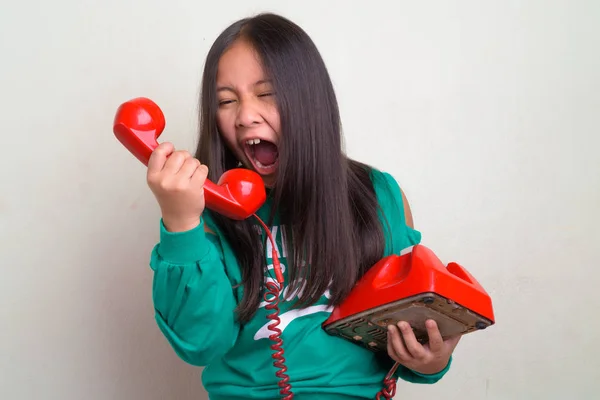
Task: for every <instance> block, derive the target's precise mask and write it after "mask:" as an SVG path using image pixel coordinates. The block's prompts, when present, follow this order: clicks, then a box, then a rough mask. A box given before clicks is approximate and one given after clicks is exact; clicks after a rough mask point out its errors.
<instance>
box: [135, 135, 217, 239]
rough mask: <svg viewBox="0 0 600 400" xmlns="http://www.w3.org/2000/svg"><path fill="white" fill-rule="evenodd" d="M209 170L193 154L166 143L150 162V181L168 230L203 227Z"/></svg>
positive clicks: (156, 151)
mask: <svg viewBox="0 0 600 400" xmlns="http://www.w3.org/2000/svg"><path fill="white" fill-rule="evenodd" d="M207 176H208V167H207V166H206V165H203V164H202V163H201V162H200V161H199V160H198V159H196V158H194V157H192V155H191V154H190V153H188V152H187V151H183V150H178V151H175V147H174V146H173V145H172V144H171V143H168V142H163V143H161V144H160V145H158V147H157V148H156V149H155V150H154V151H153V152H152V155H151V156H150V160H149V161H148V172H147V177H146V179H147V181H148V186H149V187H150V190H152V193H154V196H155V197H156V200H157V201H158V204H159V206H160V209H161V212H162V219H163V224H164V225H165V228H167V230H168V231H170V232H184V231H188V230H190V229H193V228H195V227H196V226H198V224H199V223H200V216H201V215H202V212H203V211H204V206H205V202H204V181H205V180H206V177H207Z"/></svg>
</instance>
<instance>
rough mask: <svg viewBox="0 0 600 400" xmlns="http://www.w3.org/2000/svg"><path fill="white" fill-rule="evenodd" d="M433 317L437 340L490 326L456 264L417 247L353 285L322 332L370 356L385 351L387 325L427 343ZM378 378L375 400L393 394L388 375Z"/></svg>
mask: <svg viewBox="0 0 600 400" xmlns="http://www.w3.org/2000/svg"><path fill="white" fill-rule="evenodd" d="M428 319H433V320H434V321H436V323H437V325H438V329H439V330H440V333H441V334H442V337H443V338H444V340H445V339H447V338H448V337H451V336H455V335H464V334H467V333H471V332H474V331H476V330H481V329H485V328H487V327H488V326H490V325H493V324H494V323H495V319H494V310H493V308H492V301H491V298H490V296H489V295H488V294H487V293H486V291H485V290H484V289H483V287H481V285H480V284H479V283H478V282H477V280H475V278H474V277H473V276H472V275H471V274H470V273H469V272H467V270H466V269H464V268H463V267H461V266H460V265H459V264H457V263H455V262H452V263H449V264H448V265H447V266H444V264H443V263H442V262H441V261H440V260H439V259H438V258H437V257H436V256H435V254H434V253H433V252H432V251H431V250H430V249H428V248H427V247H425V246H423V245H416V246H413V248H412V250H411V251H410V252H409V253H407V254H403V255H390V256H388V257H385V258H383V259H382V260H380V261H379V262H378V263H377V264H375V265H374V266H373V267H372V268H371V269H369V270H368V271H367V273H366V274H365V275H364V276H363V277H362V278H361V279H360V280H359V281H358V283H357V284H356V285H355V286H354V288H353V289H352V291H351V292H350V294H349V295H348V296H347V297H346V298H345V299H344V301H343V302H342V303H341V304H340V305H339V306H337V307H335V308H334V310H333V312H332V313H331V315H330V316H329V318H328V319H327V320H326V321H325V322H324V323H323V329H325V331H326V332H328V333H329V334H331V335H333V336H339V337H341V338H343V339H346V340H349V341H351V342H353V343H356V344H358V345H360V346H363V347H365V348H367V349H369V350H371V351H373V352H375V353H378V352H387V326H388V325H395V324H397V323H398V322H399V321H406V322H408V323H409V324H410V326H411V327H412V328H413V331H414V333H415V336H416V338H417V340H418V341H419V342H420V343H422V344H425V343H426V342H427V341H428V335H427V328H425V321H427V320H428ZM398 365H399V364H398V363H396V364H395V365H394V366H393V367H392V369H391V370H390V372H389V373H388V374H387V376H386V377H385V379H384V389H383V390H382V391H381V392H379V393H378V395H377V399H380V396H382V395H383V396H384V397H385V398H386V399H390V398H392V397H393V396H394V393H395V380H394V379H393V378H392V375H393V374H394V372H395V371H396V369H397V367H398Z"/></svg>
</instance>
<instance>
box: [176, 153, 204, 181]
mask: <svg viewBox="0 0 600 400" xmlns="http://www.w3.org/2000/svg"><path fill="white" fill-rule="evenodd" d="M199 166H200V161H199V160H198V159H197V158H194V157H189V158H188V159H186V160H185V162H184V163H183V165H182V166H181V169H180V170H179V174H180V175H181V176H182V177H186V178H191V177H192V176H193V175H194V172H196V170H197V169H198V167H199Z"/></svg>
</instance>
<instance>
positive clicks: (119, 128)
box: [113, 97, 267, 220]
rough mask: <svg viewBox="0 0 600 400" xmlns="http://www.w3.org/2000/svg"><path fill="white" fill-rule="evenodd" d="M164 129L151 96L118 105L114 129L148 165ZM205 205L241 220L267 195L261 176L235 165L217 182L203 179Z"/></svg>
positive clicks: (118, 137) (163, 118) (160, 113)
mask: <svg viewBox="0 0 600 400" xmlns="http://www.w3.org/2000/svg"><path fill="white" fill-rule="evenodd" d="M164 129H165V117H164V115H163V112H162V111H161V109H160V108H159V107H158V105H156V103H154V102H153V101H152V100H150V99H147V98H145V97H138V98H135V99H132V100H129V101H127V102H125V103H123V104H121V106H120V107H119V108H118V109H117V113H116V115H115V119H114V124H113V132H114V134H115V136H116V138H117V139H118V140H119V142H121V143H122V144H123V145H124V146H125V147H126V148H127V149H128V150H129V151H130V152H131V153H132V154H133V155H134V156H135V157H136V158H137V159H138V160H140V161H141V162H142V163H143V164H144V165H148V161H149V159H150V155H151V154H152V152H153V151H154V149H155V148H156V147H157V146H158V142H157V139H158V137H159V136H160V134H161V133H162V131H163V130H164ZM204 198H205V201H206V207H207V208H208V209H210V210H213V211H215V212H217V213H219V214H222V215H224V216H226V217H228V218H231V219H236V220H243V219H246V218H248V217H250V216H252V215H253V214H254V213H255V212H256V211H257V210H258V209H259V208H260V207H261V206H262V205H263V203H264V202H265V200H266V198H267V196H266V191H265V186H264V183H263V180H262V178H261V176H260V175H259V174H257V173H256V172H254V171H251V170H247V169H243V168H236V169H231V170H229V171H226V172H225V173H224V174H223V175H221V177H220V179H219V181H218V182H217V184H214V183H213V182H211V181H210V180H208V179H207V180H206V181H205V182H204Z"/></svg>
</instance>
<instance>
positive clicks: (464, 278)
mask: <svg viewBox="0 0 600 400" xmlns="http://www.w3.org/2000/svg"><path fill="white" fill-rule="evenodd" d="M164 128H165V118H164V115H163V113H162V111H161V109H160V108H159V107H158V105H156V104H155V103H154V102H153V101H152V100H150V99H148V98H144V97H138V98H135V99H132V100H129V101H127V102H125V103H123V104H121V106H119V107H118V109H117V112H116V115H115V118H114V123H113V133H114V135H115V137H116V138H117V139H118V141H119V142H120V143H121V144H122V145H123V146H125V148H127V149H128V150H129V151H130V152H131V153H132V154H133V155H134V156H135V157H136V158H137V159H138V160H139V161H141V162H142V163H143V164H144V165H146V166H147V165H148V162H149V159H150V156H151V154H152V152H153V151H154V149H155V148H156V147H157V146H158V142H157V139H158V137H159V136H160V135H161V133H162V131H163V130H164ZM204 194H205V201H206V207H207V208H208V209H210V210H212V211H214V212H216V213H219V214H222V215H224V216H226V217H228V218H231V219H235V220H243V219H246V218H250V217H255V218H256V219H257V220H258V221H259V223H260V224H261V225H262V227H263V229H264V230H265V232H266V234H267V237H268V239H269V240H270V241H271V243H272V244H273V246H272V248H273V253H272V257H273V261H274V262H273V265H274V267H275V268H274V269H275V274H276V278H277V282H278V284H276V283H274V282H272V281H269V282H268V283H267V293H266V294H265V295H264V299H265V300H266V301H267V302H268V303H269V304H268V305H267V306H266V308H267V309H268V310H272V311H273V312H272V313H271V314H269V315H268V318H269V319H270V320H272V321H273V323H272V324H270V325H269V329H270V330H272V331H273V332H274V334H273V335H271V336H270V338H271V340H273V342H274V344H273V345H272V346H271V349H272V350H273V351H274V354H273V356H272V357H273V359H274V360H275V361H274V362H273V365H274V366H275V367H276V368H277V369H278V371H277V373H276V374H275V375H276V376H277V377H278V378H279V379H280V382H279V387H280V394H281V396H282V398H283V399H284V400H291V399H293V393H292V392H291V385H290V384H289V376H288V375H287V374H286V371H287V368H286V367H285V364H284V363H285V359H284V357H283V353H284V351H283V340H282V339H281V337H280V335H281V330H280V329H278V328H277V326H278V324H279V317H278V314H279V308H278V303H279V297H280V288H281V287H282V285H283V275H282V273H281V267H280V265H279V260H278V258H277V251H276V248H277V247H276V246H275V244H274V240H273V237H272V235H271V232H270V231H269V229H268V227H267V226H266V224H265V223H264V222H263V221H262V220H261V219H260V218H259V217H258V216H257V215H256V211H257V210H258V209H259V208H260V207H261V206H262V204H263V203H264V202H265V200H266V191H265V187H264V183H263V181H262V178H261V177H260V175H259V174H258V173H256V172H254V171H251V170H247V169H244V168H234V169H231V170H228V171H226V172H225V173H224V174H223V175H222V176H221V177H220V178H219V180H218V182H217V183H216V184H215V183H213V182H211V181H210V180H208V179H207V180H206V181H205V183H204ZM428 319H433V320H435V321H436V322H437V324H438V328H439V329H440V332H441V334H442V336H443V337H444V338H447V337H450V336H454V335H464V334H467V333H471V332H474V331H477V330H481V329H485V328H487V327H489V326H491V325H493V324H494V323H495V317H494V311H493V307H492V301H491V298H490V296H489V295H488V294H487V293H486V291H485V290H484V289H483V287H482V286H481V285H480V284H479V283H478V282H477V281H476V280H475V278H474V277H473V276H472V275H471V274H470V273H469V272H468V271H467V270H466V269H464V268H463V267H462V266H460V265H459V264H457V263H454V262H452V263H449V264H448V265H444V264H443V263H442V262H441V261H440V260H439V259H438V258H437V257H436V256H435V254H434V253H433V252H432V251H431V250H430V249H428V248H427V247H425V246H423V245H420V244H419V245H416V246H414V247H413V248H412V249H411V250H410V251H409V252H408V253H406V254H403V255H391V256H388V257H385V258H383V259H382V260H380V261H379V262H378V263H376V264H375V265H374V266H373V267H372V268H371V269H369V271H367V273H366V274H365V275H364V276H363V277H362V278H361V279H360V280H359V281H358V282H357V283H356V285H355V287H354V288H353V289H352V291H351V292H350V294H349V295H348V296H347V297H346V299H344V301H343V302H342V303H341V304H339V305H338V306H337V307H335V308H334V310H333V312H332V314H331V315H330V317H329V318H328V319H327V320H326V321H325V322H324V323H323V325H322V328H323V329H324V330H325V331H326V332H327V333H328V334H330V335H334V336H338V337H340V338H342V339H343V340H349V341H351V342H353V343H356V344H357V345H359V346H362V347H364V348H366V349H369V350H370V351H373V352H387V330H386V327H387V326H388V325H390V324H396V323H397V322H399V321H407V322H409V323H410V324H411V326H412V327H413V330H414V331H415V334H416V337H417V339H418V340H419V341H420V342H421V343H425V342H426V341H427V332H426V329H425V321H426V320H428ZM398 365H399V364H398V363H396V364H395V365H394V366H393V367H392V369H391V370H390V371H389V373H388V374H387V376H386V377H385V378H384V380H383V384H384V388H383V389H382V390H381V391H380V392H379V393H378V394H377V396H376V398H377V399H380V398H382V397H383V398H386V399H391V398H392V397H393V396H394V393H395V380H394V379H393V378H392V376H393V374H394V372H395V371H396V369H397V368H398Z"/></svg>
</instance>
